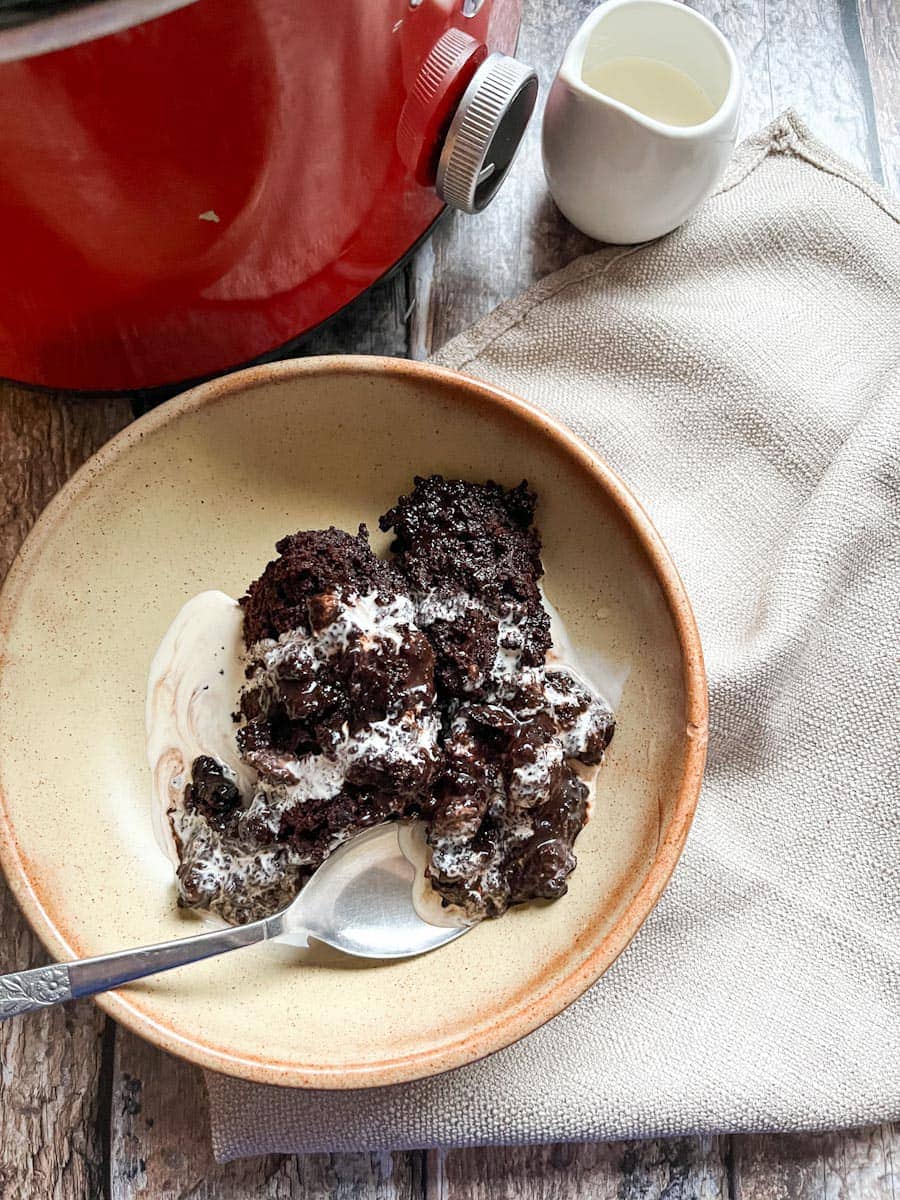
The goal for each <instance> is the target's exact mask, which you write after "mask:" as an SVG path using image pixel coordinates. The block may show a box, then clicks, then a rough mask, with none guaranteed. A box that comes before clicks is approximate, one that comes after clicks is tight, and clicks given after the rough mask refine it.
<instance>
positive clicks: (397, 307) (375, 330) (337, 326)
mask: <svg viewBox="0 0 900 1200" xmlns="http://www.w3.org/2000/svg"><path fill="white" fill-rule="evenodd" d="M408 307H409V299H408V292H407V274H406V270H405V269H404V268H401V269H400V270H398V271H395V272H394V274H393V275H392V276H391V277H390V278H389V279H384V280H382V281H381V282H380V283H378V284H376V285H375V287H373V288H371V289H370V290H369V291H368V292H366V293H365V295H363V296H360V298H359V299H358V300H356V301H355V302H354V303H353V304H351V305H350V306H349V307H348V308H347V309H345V310H344V311H343V312H341V313H338V315H337V316H336V317H334V318H332V320H331V321H329V323H328V324H327V325H326V326H325V328H324V329H319V330H317V331H316V332H315V333H314V334H311V335H310V337H308V338H306V340H305V341H304V342H303V345H302V346H301V348H300V350H299V351H298V353H299V354H301V355H304V356H305V355H308V354H386V355H388V356H390V357H395V358H396V357H402V356H404V355H405V354H406V340H407V334H406V320H407V309H408Z"/></svg>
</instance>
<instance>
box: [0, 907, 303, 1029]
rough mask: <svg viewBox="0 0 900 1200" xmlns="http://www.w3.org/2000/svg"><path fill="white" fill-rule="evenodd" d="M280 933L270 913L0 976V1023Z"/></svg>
mask: <svg viewBox="0 0 900 1200" xmlns="http://www.w3.org/2000/svg"><path fill="white" fill-rule="evenodd" d="M281 930H282V919H281V914H280V913H276V914H275V916H274V917H264V918H263V919H262V920H261V921H253V922H252V923H251V924H250V925H237V926H233V927H229V928H228V929H214V930H213V931H212V932H211V933H199V934H197V935H196V936H195V937H187V938H177V939H176V940H175V941H173V942H160V943H159V944H158V945H156V946H140V947H138V949H136V950H121V951H119V952H118V953H117V954H102V955H100V956H99V957H98V958H82V959H78V960H76V961H75V962H69V963H50V964H49V965H48V966H46V967H35V968H34V969H33V970H31V971H17V972H15V973H14V974H12V975H0V1020H5V1019H6V1018H7V1017H16V1016H18V1015H19V1014H20V1013H27V1012H34V1011H35V1010H36V1009H39V1008H47V1007H48V1006H49V1005H51V1004H62V1003H63V1002H64V1001H66V1000H75V999H77V998H78V997H79V996H94V995H96V994H97V992H108V991H110V990H111V989H112V988H116V987H119V985H120V984H123V983H130V982H131V981H132V980H134V979H143V978H144V977H145V976H146V975H156V974H157V973H158V972H160V971H170V970H171V969H172V968H173V967H184V966H187V965H188V964H189V963H193V962H200V960H201V959H204V958H212V957H213V955H215V954H225V953H227V952H228V951H229V950H237V949H239V948H240V947H241V946H252V945H253V944H254V943H255V942H263V941H265V940H266V939H267V938H272V937H277V936H278V934H279V933H280V932H281Z"/></svg>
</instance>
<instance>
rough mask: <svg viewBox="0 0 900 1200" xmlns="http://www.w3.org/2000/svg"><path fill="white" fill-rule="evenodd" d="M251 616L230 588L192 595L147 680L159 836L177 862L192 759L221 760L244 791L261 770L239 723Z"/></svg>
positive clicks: (149, 753)
mask: <svg viewBox="0 0 900 1200" xmlns="http://www.w3.org/2000/svg"><path fill="white" fill-rule="evenodd" d="M242 628H243V614H242V612H241V609H240V606H239V604H238V603H237V601H236V600H232V599H231V597H230V596H226V595H225V593H224V592H216V591H210V592H201V593H200V595H199V596H194V598H193V599H192V600H188V602H187V604H185V605H184V607H183V608H182V609H181V611H180V612H179V613H178V615H177V616H176V618H175V620H174V621H173V622H172V624H171V625H170V626H169V629H168V630H167V632H166V635H165V637H164V638H163V640H162V642H161V643H160V645H159V649H158V650H157V651H156V654H155V655H154V656H153V662H152V664H151V666H150V677H149V679H148V682H147V701H146V710H145V711H146V731H147V757H148V758H149V760H150V768H151V771H152V772H153V791H154V797H155V800H156V803H155V805H154V828H155V830H156V835H157V840H158V841H159V843H160V845H161V846H162V848H163V849H164V850H165V851H166V853H167V854H168V855H169V856H170V857H171V858H172V859H173V861H174V862H175V863H176V864H177V862H178V858H177V855H176V852H175V847H174V844H173V841H172V831H171V828H170V825H169V818H168V814H169V812H170V811H171V810H173V809H176V808H180V807H181V800H182V793H183V791H184V785H185V783H186V782H187V777H188V773H189V772H190V767H191V763H192V762H193V761H194V759H195V758H197V757H198V756H199V755H201V754H208V755H210V756H211V757H213V758H215V759H218V761H219V762H220V763H222V765H223V766H224V767H226V768H227V769H228V771H229V773H230V774H231V775H232V777H233V778H234V781H235V783H236V784H237V785H238V787H239V788H240V789H241V790H242V791H249V790H251V789H252V787H253V784H254V782H255V780H256V773H255V771H253V770H252V769H251V768H250V767H248V766H247V764H246V763H244V762H242V760H241V757H240V755H239V754H238V749H237V742H236V741H235V729H236V726H235V724H234V721H233V720H232V713H233V712H234V710H235V708H236V706H237V702H238V694H239V692H240V689H241V685H242V684H243V682H244V660H243V649H244V644H243V638H242V635H241V631H242Z"/></svg>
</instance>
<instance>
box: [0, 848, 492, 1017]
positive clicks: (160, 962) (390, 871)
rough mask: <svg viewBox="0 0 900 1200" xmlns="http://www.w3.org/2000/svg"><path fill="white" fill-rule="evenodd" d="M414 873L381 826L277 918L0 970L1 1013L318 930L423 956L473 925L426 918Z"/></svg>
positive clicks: (356, 945) (366, 949)
mask: <svg viewBox="0 0 900 1200" xmlns="http://www.w3.org/2000/svg"><path fill="white" fill-rule="evenodd" d="M415 876H416V872H415V868H414V866H413V864H412V863H411V862H410V861H409V859H408V858H407V857H406V855H405V854H404V853H403V851H402V849H401V846H400V838H399V826H397V825H377V826H375V827H374V828H373V829H367V830H365V832H363V833H360V834H358V835H357V836H356V837H354V838H351V840H350V841H349V842H347V843H346V844H345V845H343V846H341V847H340V849H338V850H336V851H335V852H334V854H332V855H331V856H330V857H329V858H327V859H326V860H325V862H324V863H323V864H322V865H321V867H319V869H318V871H316V873H315V874H314V875H313V876H312V878H311V879H310V880H309V882H308V883H307V884H306V886H305V887H304V889H303V890H302V892H300V894H299V896H298V897H297V898H296V900H294V901H293V902H292V903H291V904H289V905H288V906H287V908H283V909H282V910H281V912H277V913H275V914H274V916H271V917H263V918H262V920H260V921H253V922H252V923H251V924H249V925H237V926H233V927H229V928H228V929H215V930H213V931H212V932H211V933H200V934H197V936H196V937H186V938H177V939H176V940H175V941H173V942H161V943H160V944H159V945H157V946H142V947H140V948H138V949H137V950H122V951H120V952H119V953H118V954H103V955H100V957H99V958H82V959H79V960H77V961H75V962H69V963H51V964H50V965H49V966H46V967H35V968H34V969H33V970H31V971H18V972H16V973H15V974H13V975H3V976H0V1020H3V1019H5V1018H6V1017H14V1016H17V1015H18V1014H19V1013H26V1012H33V1011H34V1010H35V1009H38V1008H46V1007H47V1006H48V1005H50V1004H62V1003H63V1002H64V1001H66V1000H76V999H78V998H79V997H80V996H94V995H96V993H97V992H108V991H110V990H111V989H112V988H117V987H119V986H120V985H121V984H123V983H130V982H131V981H132V980H134V979H143V978H144V977H145V976H146V975H155V974H157V973H158V972H160V971H170V970H171V969H172V968H173V967H184V966H187V964H188V963H193V962H199V961H200V960H201V959H204V958H212V957H213V955H215V954H225V953H226V952H227V951H228V950H237V949H238V948H239V947H241V946H252V945H254V943H256V942H265V941H269V940H272V939H278V940H280V941H287V942H290V943H292V944H294V945H301V946H305V945H306V944H307V942H306V939H307V937H314V938H316V939H317V940H318V941H320V942H326V943H327V944H328V945H329V946H334V947H335V949H337V950H342V951H343V952H344V953H345V954H353V955H356V956H357V957H359V958H411V957H413V956H414V955H416V954H425V953H426V951H428V950H435V949H437V947H438V946H443V945H444V944H445V943H447V942H452V941H453V940H454V939H455V938H458V937H460V935H461V934H463V933H465V932H466V931H467V930H468V928H469V926H467V925H463V926H459V925H455V926H442V925H432V924H430V923H429V922H428V921H425V920H423V919H422V918H421V917H420V916H419V914H418V913H417V912H416V910H415V908H414V906H413V883H414V881H415Z"/></svg>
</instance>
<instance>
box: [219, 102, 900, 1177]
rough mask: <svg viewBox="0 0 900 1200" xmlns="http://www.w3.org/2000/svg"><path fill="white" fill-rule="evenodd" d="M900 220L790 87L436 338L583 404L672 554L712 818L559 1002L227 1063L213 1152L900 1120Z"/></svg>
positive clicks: (475, 368) (552, 406)
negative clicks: (611, 952) (696, 637)
mask: <svg viewBox="0 0 900 1200" xmlns="http://www.w3.org/2000/svg"><path fill="white" fill-rule="evenodd" d="M898 221H900V209H898V206H897V205H896V203H895V202H893V201H892V200H891V199H890V198H889V197H887V196H886V195H885V194H884V193H883V192H881V191H880V190H879V189H878V188H877V187H876V186H875V185H874V184H873V183H872V182H871V181H869V180H867V179H865V178H863V177H861V176H860V175H858V174H857V173H856V171H854V170H853V169H852V168H851V167H849V166H848V165H847V164H845V163H843V162H841V161H840V160H838V159H836V158H835V157H834V156H833V155H832V154H831V153H830V152H829V151H828V150H827V149H826V148H825V147H823V146H821V145H819V144H817V143H816V142H815V141H814V140H813V139H812V138H811V137H810V136H809V134H808V132H807V131H806V129H805V128H804V127H803V126H802V124H801V123H800V121H799V120H798V119H797V118H796V116H794V115H793V114H792V113H788V114H786V115H785V116H784V117H782V118H781V119H780V120H778V121H776V122H775V123H774V124H773V125H772V126H770V127H769V128H768V129H766V130H765V131H763V132H762V133H761V134H759V135H758V136H756V137H755V138H752V139H751V140H750V141H748V142H746V143H744V144H743V145H742V146H741V147H740V148H739V149H738V151H737V153H736V155H735V158H734V160H733V162H732V164H731V167H730V170H729V173H728V175H727V176H726V179H725V182H724V184H723V186H722V187H721V189H720V190H719V191H718V193H717V194H716V195H715V196H713V197H712V199H711V200H710V201H709V202H708V203H707V204H706V205H705V206H704V207H703V209H702V210H701V211H700V212H699V213H698V215H697V216H696V217H695V218H694V219H693V220H691V221H690V222H689V223H688V224H687V225H686V226H684V227H683V228H682V229H680V230H678V231H676V232H675V233H673V234H670V235H669V236H667V237H665V238H662V239H661V240H659V241H656V242H653V243H649V244H647V245H644V246H639V247H629V248H627V249H623V248H622V247H615V248H605V249H602V250H600V251H599V252H598V253H596V254H593V255H590V256H588V257H586V258H582V259H580V260H578V261H577V262H574V263H572V264H571V265H570V266H569V267H567V268H566V269H565V270H563V271H560V272H559V273H557V274H555V275H552V276H550V277H549V278H548V279H545V280H544V281H543V282H541V283H540V284H538V285H537V286H536V287H534V288H532V289H531V290H530V291H529V292H527V293H526V294H525V295H523V296H521V297H520V298H519V299H517V300H514V301H513V302H511V303H509V304H506V305H504V306H503V307H501V308H500V309H498V310H497V311H496V312H494V313H492V314H491V315H490V316H489V317H487V318H486V319H485V320H484V321H482V322H481V323H480V324H479V325H477V326H476V327H475V328H474V329H472V330H471V331H469V332H468V333H466V334H463V335H462V336H461V337H458V338H456V339H455V340H454V341H453V342H451V343H450V344H449V345H448V346H447V347H446V348H445V349H444V350H443V351H442V352H441V354H440V355H439V356H438V360H437V361H438V362H440V363H441V364H443V365H444V366H449V367H454V368H456V369H457V370H460V371H465V372H468V373H470V374H472V375H475V376H478V377H479V378H481V379H486V380H489V381H491V382H492V383H496V384H500V385H502V386H503V387H505V388H507V389H509V390H510V391H513V392H516V393H518V394H519V395H521V396H524V397H527V398H528V399H529V400H531V401H534V402H535V403H537V404H539V405H542V406H543V407H544V408H545V409H546V410H547V411H548V412H550V413H552V414H553V415H554V416H555V417H558V418H560V419H561V420H563V421H565V422H566V423H567V424H568V425H569V426H571V428H572V429H574V430H575V432H576V433H578V434H580V436H581V437H582V438H584V439H585V440H586V441H587V442H589V443H590V444H591V445H592V446H593V447H595V448H596V449H597V450H598V451H599V452H600V454H601V455H602V456H603V457H604V458H605V459H606V460H607V461H608V462H609V463H610V464H611V466H612V467H613V468H614V469H615V470H616V471H618V472H619V473H620V474H621V475H622V477H623V478H624V479H625V480H626V481H627V482H628V483H629V484H630V485H631V487H632V488H633V489H634V491H635V492H636V493H637V495H638V497H639V499H641V500H642V502H643V503H644V505H645V506H646V508H647V509H648V511H649V512H650V515H651V517H652V518H653V520H654V521H655V523H656V525H657V527H658V528H659V530H660V532H661V533H662V535H663V537H664V539H665V541H666V542H667V544H668V546H669V548H670V550H671V551H672V553H673V556H674V558H675V561H676V564H677V565H678V567H679V569H680V571H681V573H682V576H683V578H684V581H685V584H686V585H687V590H688V593H689V595H690V596H691V597H692V600H693V604H694V607H695V611H696V615H697V619H698V622H699V626H700V633H701V636H702V639H703V643H704V648H705V654H706V663H707V668H708V671H709V680H710V702H711V739H710V749H709V765H708V769H707V773H706V779H705V782H704V786H703V793H702V796H701V801H700V805H699V809H698V813H697V817H696V821H695V823H694V827H693V830H692V832H691V835H690V837H689V839H688V844H687V848H686V850H685V853H684V856H683V859H682V861H681V863H680V864H679V866H678V868H677V870H676V872H675V875H674V877H673V879H672V882H671V884H670V886H669V888H668V889H667V891H666V892H665V894H664V895H663V897H662V900H661V902H660V904H659V906H658V907H657V909H656V910H655V912H654V913H653V914H652V915H651V916H650V918H649V919H648V921H647V922H646V924H645V925H644V927H643V929H642V930H641V931H640V933H639V934H638V935H637V937H636V938H635V940H634V942H633V943H632V944H631V946H630V947H629V949H628V950H627V951H626V952H625V953H624V954H623V955H622V956H621V958H620V959H619V960H618V962H617V963H616V964H615V965H614V966H613V967H612V968H611V969H610V970H609V971H608V972H607V974H606V975H605V976H604V977H603V979H602V980H601V981H600V982H599V983H597V984H596V985H595V986H594V987H592V988H591V989H590V990H589V991H588V992H587V993H586V994H585V995H584V996H583V997H582V998H581V999H580V1000H579V1001H577V1002H576V1003H575V1004H573V1005H572V1006H571V1007H570V1008H569V1009H568V1010H567V1011H566V1012H564V1013H563V1014H562V1015H561V1016H559V1017H557V1018H556V1019H555V1020H553V1021H551V1022H550V1023H549V1024H547V1025H545V1026H544V1027H543V1028H542V1029H540V1030H538V1031H537V1032H536V1033H533V1034H532V1035H530V1036H529V1037H528V1038H526V1039H525V1040H523V1041H521V1042H519V1043H518V1044H517V1045H514V1046H511V1047H509V1048H508V1049H507V1050H504V1051H502V1052H500V1053H498V1054H495V1055H493V1056H492V1057H491V1058H488V1059H486V1060H483V1061H482V1062H479V1063H476V1064H474V1065H472V1066H467V1067H465V1068H463V1069H460V1070H458V1071H454V1072H450V1073H447V1074H444V1075H440V1076H438V1077H435V1078H432V1079H428V1080H424V1081H420V1082H417V1083H414V1084H408V1085H402V1086H396V1087H389V1088H378V1089H371V1090H366V1091H355V1092H337V1093H336V1092H327V1091H294V1090H291V1089H284V1088H277V1087H260V1086H257V1085H253V1084H247V1083H244V1082H240V1081H237V1080H234V1079H228V1078H225V1077H224V1076H214V1075H209V1076H208V1077H207V1083H208V1087H209V1094H210V1109H211V1116H212V1133H213V1142H214V1149H215V1153H216V1155H217V1156H218V1157H219V1158H221V1159H229V1158H235V1157H240V1156H246V1155H254V1154H261V1153H267V1152H271V1151H287V1152H300V1151H309V1150H361V1149H379V1148H384V1149H391V1148H398V1149H399V1148H409V1147H423V1146H456V1145H472V1144H481V1143H522V1142H547V1141H558V1140H594V1139H604V1138H622V1137H632V1136H656V1135H666V1134H679V1133H685V1132H691V1131H693V1132H714V1131H723V1130H791V1129H800V1128H806V1129H821V1128H827V1127H833V1126H838V1125H849V1124H861V1123H867V1122H875V1121H882V1120H886V1119H896V1118H898V1117H900V776H898V740H900V739H898V732H900V663H898V660H900V619H898V613H900V227H898Z"/></svg>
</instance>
